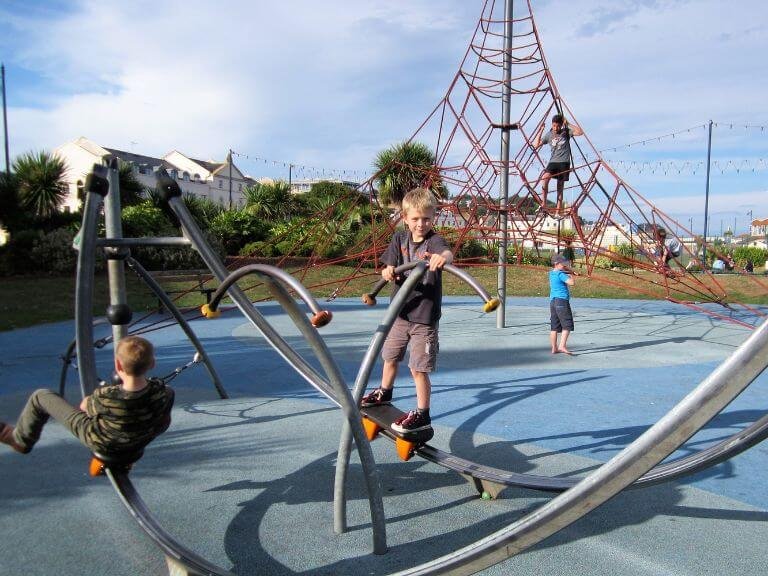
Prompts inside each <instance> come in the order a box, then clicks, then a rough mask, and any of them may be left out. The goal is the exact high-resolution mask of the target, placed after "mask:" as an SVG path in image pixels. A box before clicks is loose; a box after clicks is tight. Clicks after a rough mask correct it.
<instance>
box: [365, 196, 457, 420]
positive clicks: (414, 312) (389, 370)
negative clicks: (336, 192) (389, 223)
mask: <svg viewBox="0 0 768 576" xmlns="http://www.w3.org/2000/svg"><path fill="white" fill-rule="evenodd" d="M435 209H436V202H435V197H434V195H433V194H432V192H430V191H429V190H427V189H425V188H416V189H414V190H411V191H410V192H408V193H407V194H406V195H405V196H404V197H403V201H402V217H403V221H404V222H405V225H406V227H407V230H398V231H397V232H395V234H394V236H393V237H392V241H391V242H390V243H389V247H388V248H387V250H386V251H385V252H384V254H383V256H382V257H381V260H382V262H383V263H384V264H385V265H386V266H385V267H384V269H383V270H382V271H381V277H382V278H384V280H386V281H387V282H394V283H395V287H394V289H393V290H394V293H396V292H397V290H398V289H399V287H400V285H401V284H402V283H403V281H404V280H405V278H403V277H400V276H398V277H395V268H396V267H397V266H401V265H403V264H407V263H409V262H412V261H415V260H426V261H427V262H428V266H429V269H428V271H427V272H425V274H424V277H423V279H422V281H421V283H420V284H418V285H417V286H416V287H415V288H414V290H413V292H412V293H411V295H410V296H409V297H408V300H407V301H406V303H405V305H404V306H403V308H402V310H401V311H400V314H399V315H398V317H397V318H396V319H395V322H394V324H393V325H392V329H391V330H390V332H389V334H388V335H387V338H386V340H385V342H384V346H383V349H382V352H381V357H382V360H383V361H384V368H383V374H382V378H381V386H380V387H379V388H377V389H376V390H373V391H372V392H369V393H368V394H367V395H366V396H364V397H363V399H362V401H361V405H362V406H363V407H367V406H378V405H381V404H389V403H390V401H391V400H392V389H393V387H394V385H395V378H396V377H397V368H398V365H399V363H400V361H401V360H403V358H404V357H405V352H406V348H407V347H408V345H409V343H410V347H411V350H410V356H409V360H408V367H409V368H410V369H411V375H412V376H413V380H414V382H415V384H416V409H415V410H411V411H410V412H408V413H407V414H405V415H404V416H402V417H401V418H399V419H398V420H396V421H395V422H394V423H393V424H392V429H393V430H395V431H397V432H400V433H405V432H421V431H425V430H428V429H431V428H432V421H431V418H430V416H429V403H430V395H431V391H432V383H431V382H430V379H429V373H430V372H432V371H433V370H434V369H435V366H436V363H437V351H438V334H437V331H438V322H439V320H440V315H441V303H442V269H443V267H444V266H445V265H446V264H450V263H451V262H453V254H452V253H451V250H450V247H449V246H448V244H447V243H446V241H445V239H444V238H443V237H442V236H440V235H439V234H437V233H436V232H435V231H434V230H433V229H432V227H433V225H434V218H435ZM394 293H393V296H394Z"/></svg>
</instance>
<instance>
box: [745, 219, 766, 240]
mask: <svg viewBox="0 0 768 576" xmlns="http://www.w3.org/2000/svg"><path fill="white" fill-rule="evenodd" d="M766 234H768V218H764V219H763V220H752V222H751V223H750V225H749V235H750V236H763V237H764V236H765V235H766Z"/></svg>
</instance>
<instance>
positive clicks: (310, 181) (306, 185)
mask: <svg viewBox="0 0 768 576" xmlns="http://www.w3.org/2000/svg"><path fill="white" fill-rule="evenodd" d="M320 182H331V183H333V184H341V185H343V186H346V187H347V188H349V189H350V190H356V189H357V187H358V186H360V183H359V182H352V181H351V180H340V179H338V178H305V179H302V180H292V181H291V194H306V193H307V192H309V191H310V190H311V189H312V186H314V185H315V184H318V183H320Z"/></svg>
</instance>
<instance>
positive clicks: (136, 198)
mask: <svg viewBox="0 0 768 576" xmlns="http://www.w3.org/2000/svg"><path fill="white" fill-rule="evenodd" d="M118 174H119V182H120V206H134V205H136V204H141V203H142V202H143V201H144V200H145V197H146V188H145V187H144V185H143V184H142V183H141V182H139V179H138V178H136V174H135V173H134V171H133V166H131V165H130V164H128V163H127V162H120V167H119V168H118Z"/></svg>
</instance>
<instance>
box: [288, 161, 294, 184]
mask: <svg viewBox="0 0 768 576" xmlns="http://www.w3.org/2000/svg"><path fill="white" fill-rule="evenodd" d="M292 178H293V164H288V188H291V180H292Z"/></svg>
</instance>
